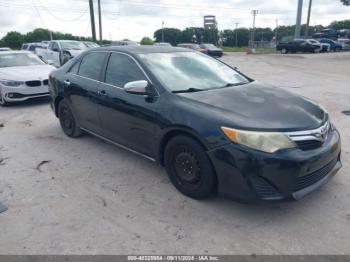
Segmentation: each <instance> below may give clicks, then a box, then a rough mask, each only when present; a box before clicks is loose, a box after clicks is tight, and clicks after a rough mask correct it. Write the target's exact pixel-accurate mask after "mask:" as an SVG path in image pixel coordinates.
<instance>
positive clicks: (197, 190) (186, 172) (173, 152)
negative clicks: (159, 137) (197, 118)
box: [164, 136, 217, 199]
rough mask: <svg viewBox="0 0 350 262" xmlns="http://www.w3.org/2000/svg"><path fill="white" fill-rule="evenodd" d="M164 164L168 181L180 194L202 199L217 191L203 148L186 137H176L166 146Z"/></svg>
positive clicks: (210, 166)
mask: <svg viewBox="0 0 350 262" xmlns="http://www.w3.org/2000/svg"><path fill="white" fill-rule="evenodd" d="M164 163H165V168H166V171H167V173H168V175H169V178H170V181H171V182H172V183H173V185H174V186H175V187H176V188H177V190H179V191H180V192H181V193H182V194H184V195H186V196H188V197H191V198H195V199H204V198H208V197H210V196H212V195H213V193H214V192H215V191H216V189H217V179H216V175H215V172H214V169H213V167H212V164H211V162H210V160H209V158H208V156H207V154H206V152H205V151H204V149H203V147H202V146H201V145H200V144H199V143H198V142H197V141H195V140H194V139H192V138H190V137H187V136H176V137H174V138H173V139H171V140H170V141H169V142H168V144H167V145H166V148H165V152H164Z"/></svg>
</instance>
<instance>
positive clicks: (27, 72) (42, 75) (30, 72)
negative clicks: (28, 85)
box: [0, 65, 56, 81]
mask: <svg viewBox="0 0 350 262" xmlns="http://www.w3.org/2000/svg"><path fill="white" fill-rule="evenodd" d="M55 69H56V68H55V67H53V66H51V65H35V66H14V67H3V68H0V79H6V80H16V81H28V80H37V79H39V80H40V79H47V78H48V75H49V73H50V72H51V71H53V70H55Z"/></svg>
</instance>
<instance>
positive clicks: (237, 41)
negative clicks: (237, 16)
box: [235, 23, 239, 47]
mask: <svg viewBox="0 0 350 262" xmlns="http://www.w3.org/2000/svg"><path fill="white" fill-rule="evenodd" d="M235 25H236V47H238V32H237V30H238V25H239V23H235Z"/></svg>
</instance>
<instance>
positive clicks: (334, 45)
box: [319, 38, 343, 52]
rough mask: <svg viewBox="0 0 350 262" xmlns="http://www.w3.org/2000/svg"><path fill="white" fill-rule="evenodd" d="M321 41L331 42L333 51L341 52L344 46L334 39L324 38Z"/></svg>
mask: <svg viewBox="0 0 350 262" xmlns="http://www.w3.org/2000/svg"><path fill="white" fill-rule="evenodd" d="M319 41H320V43H323V44H330V45H331V51H334V52H340V51H341V50H342V49H343V46H342V45H341V44H339V43H337V42H335V41H334V40H332V39H328V38H322V39H320V40H319Z"/></svg>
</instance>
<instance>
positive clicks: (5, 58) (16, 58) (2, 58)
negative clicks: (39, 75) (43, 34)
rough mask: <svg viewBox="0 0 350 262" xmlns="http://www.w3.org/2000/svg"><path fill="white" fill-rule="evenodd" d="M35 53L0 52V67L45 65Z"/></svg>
mask: <svg viewBox="0 0 350 262" xmlns="http://www.w3.org/2000/svg"><path fill="white" fill-rule="evenodd" d="M44 64H45V63H44V62H43V61H41V60H40V59H39V58H38V57H37V56H36V55H34V54H23V53H22V54H21V53H17V54H0V67H12V66H33V65H44Z"/></svg>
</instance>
